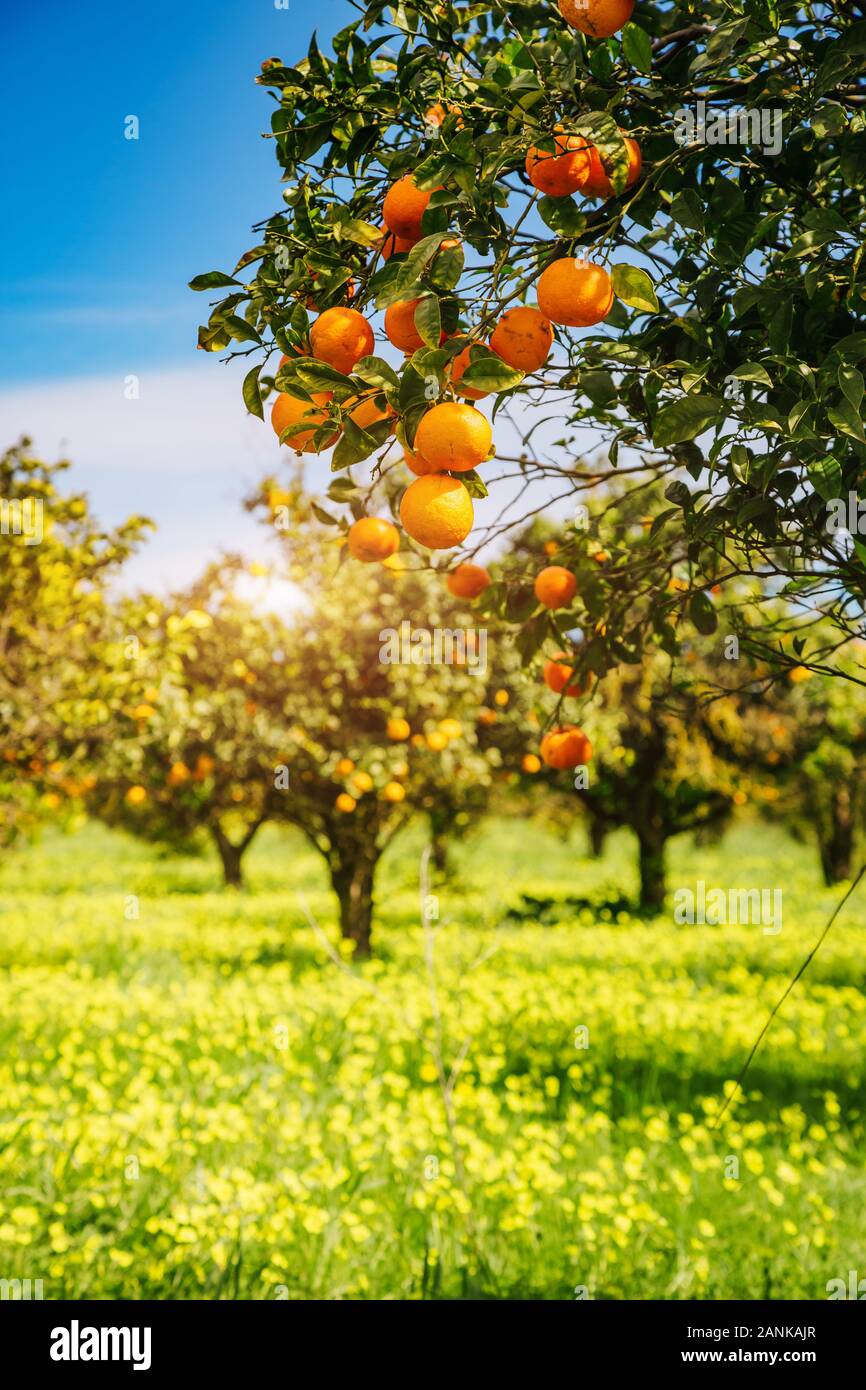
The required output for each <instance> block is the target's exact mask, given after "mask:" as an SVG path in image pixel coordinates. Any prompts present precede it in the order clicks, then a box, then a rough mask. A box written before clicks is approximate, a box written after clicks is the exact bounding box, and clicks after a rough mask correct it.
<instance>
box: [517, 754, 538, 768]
mask: <svg viewBox="0 0 866 1390" xmlns="http://www.w3.org/2000/svg"><path fill="white" fill-rule="evenodd" d="M520 766H521V767H522V768H523V771H524V772H540V771H541V759H540V758H538V757H536V755H535V754H534V753H526V754H525V755H524V757H523V760H522V762H521V764H520Z"/></svg>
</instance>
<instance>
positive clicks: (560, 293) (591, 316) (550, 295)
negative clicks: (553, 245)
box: [537, 256, 613, 328]
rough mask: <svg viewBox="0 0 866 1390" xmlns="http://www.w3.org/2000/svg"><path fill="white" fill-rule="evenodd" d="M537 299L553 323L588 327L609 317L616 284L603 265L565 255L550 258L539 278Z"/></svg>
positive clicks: (573, 326) (570, 326)
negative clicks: (553, 259)
mask: <svg viewBox="0 0 866 1390" xmlns="http://www.w3.org/2000/svg"><path fill="white" fill-rule="evenodd" d="M537 290H538V303H539V307H540V308H541V309H542V310H543V312H544V313H545V314H547V317H548V318H549V319H551V320H552V322H553V323H562V324H566V325H567V326H568V327H569V328H589V326H590V325H591V324H593V323H601V321H602V319H605V318H607V316H608V314H609V313H610V310H611V306H612V304H613V285H612V284H611V282H610V276H609V275H608V273H607V271H606V270H605V269H604V267H603V266H600V265H594V264H593V262H592V261H584V260H574V259H573V258H572V257H571V256H563V257H561V258H560V259H559V260H558V261H551V263H550V265H548V266H546V267H545V269H544V270H543V271H542V272H541V275H540V276H539V278H538V285H537Z"/></svg>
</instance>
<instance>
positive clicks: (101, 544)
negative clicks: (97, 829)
mask: <svg viewBox="0 0 866 1390" xmlns="http://www.w3.org/2000/svg"><path fill="white" fill-rule="evenodd" d="M67 467H68V464H66V463H57V464H46V463H44V462H42V461H41V460H40V459H38V458H37V457H35V455H34V454H33V452H32V450H31V447H30V443H29V441H28V440H26V439H22V440H21V441H20V443H18V444H17V445H15V446H14V447H12V448H10V449H8V450H7V451H6V452H5V453H4V454H3V455H2V457H0V844H9V843H11V842H12V841H13V840H14V839H15V838H16V837H17V835H18V834H19V833H20V832H22V831H25V830H27V829H28V828H29V827H31V826H32V825H34V824H35V823H36V822H37V820H38V819H39V818H40V816H42V815H45V814H46V813H50V814H55V815H56V814H58V813H60V812H61V811H62V809H63V808H68V807H69V806H70V805H71V804H72V803H73V802H74V801H75V800H76V799H77V797H78V796H79V795H80V794H82V793H83V792H85V791H86V790H87V788H88V787H89V786H90V785H91V783H92V779H93V775H94V774H93V770H92V769H93V763H94V760H96V759H97V758H98V757H99V756H100V754H101V749H102V748H103V747H104V746H105V745H106V743H107V742H108V741H109V740H110V737H111V735H110V730H111V727H112V720H113V717H114V711H115V710H116V709H117V708H119V706H120V705H121V704H122V702H123V699H124V681H123V677H122V673H121V674H120V677H119V678H118V679H115V678H114V676H113V675H112V673H111V671H110V670H109V668H108V667H107V666H106V664H105V662H104V655H105V649H106V643H107V642H108V640H109V631H110V606H109V601H108V598H107V590H108V587H109V585H110V584H111V582H112V580H114V579H115V578H116V576H117V573H118V571H119V569H120V567H121V566H122V565H123V563H124V561H125V560H126V558H127V557H128V555H129V554H130V552H131V551H132V549H133V548H134V546H135V545H136V543H137V542H138V541H139V540H140V538H141V535H142V532H143V530H144V528H145V527H146V525H147V523H146V522H145V521H144V520H143V519H142V518H140V517H132V518H130V519H129V520H128V521H127V522H125V523H124V524H123V525H122V526H119V527H117V528H116V529H113V530H105V529H103V528H102V527H100V526H99V524H98V522H97V521H96V519H95V518H94V517H93V515H92V513H91V511H90V508H89V505H88V501H87V498H86V497H85V496H84V495H83V494H79V493H74V492H67V491H64V489H63V487H62V481H63V474H64V472H65V470H66V468H67Z"/></svg>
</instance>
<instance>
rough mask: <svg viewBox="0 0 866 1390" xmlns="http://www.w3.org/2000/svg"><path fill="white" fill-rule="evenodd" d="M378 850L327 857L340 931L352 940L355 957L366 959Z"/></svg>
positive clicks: (348, 939)
mask: <svg viewBox="0 0 866 1390" xmlns="http://www.w3.org/2000/svg"><path fill="white" fill-rule="evenodd" d="M378 858H379V856H378V854H377V855H375V856H371V855H369V854H362V853H359V854H357V855H354V856H350V855H347V854H346V852H345V851H344V852H343V854H342V855H340V856H339V857H336V858H333V859H331V860H329V864H330V869H331V882H332V884H333V886H334V892H335V893H336V895H337V897H338V899H339V902H340V931H341V933H342V935H343V936H344V937H345V939H346V940H347V941H354V943H355V959H356V960H361V959H363V960H366V959H367V957H368V956H369V955H370V950H371V941H372V934H373V881H374V879H375V876H376V864H377V862H378Z"/></svg>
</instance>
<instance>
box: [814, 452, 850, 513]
mask: <svg viewBox="0 0 866 1390" xmlns="http://www.w3.org/2000/svg"><path fill="white" fill-rule="evenodd" d="M807 472H808V474H809V482H810V483H811V484H812V486H813V488H814V489H815V491H816V492H817V494H818V496H819V497H823V499H824V501H825V502H829V501H831V500H832V499H833V498H834V497H838V496H839V494H840V492H841V490H842V468H841V465H840V463H839V460H838V459H837V458H836V457H835V456H834V455H833V454H824V455H823V456H822V457H821V458H818V459H813V461H812V462H811V463H810V464H809V466H808V468H807Z"/></svg>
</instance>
